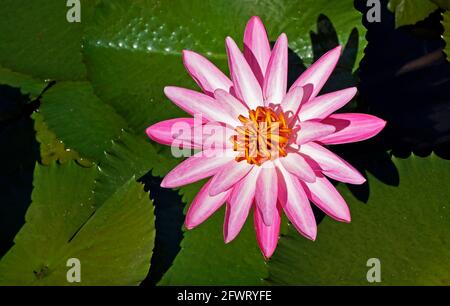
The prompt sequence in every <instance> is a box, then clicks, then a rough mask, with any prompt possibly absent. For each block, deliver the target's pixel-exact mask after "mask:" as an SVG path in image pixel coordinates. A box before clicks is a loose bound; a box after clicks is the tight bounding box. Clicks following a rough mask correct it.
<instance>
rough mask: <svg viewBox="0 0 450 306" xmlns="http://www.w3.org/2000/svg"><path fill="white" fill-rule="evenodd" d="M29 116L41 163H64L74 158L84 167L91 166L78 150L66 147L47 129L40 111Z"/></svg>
mask: <svg viewBox="0 0 450 306" xmlns="http://www.w3.org/2000/svg"><path fill="white" fill-rule="evenodd" d="M31 117H32V118H33V120H34V129H35V131H36V140H37V141H38V142H39V145H40V155H41V163H42V164H43V165H50V164H51V163H52V162H54V161H58V162H60V163H62V164H64V163H66V162H68V161H70V160H76V161H77V162H78V163H79V164H80V165H83V166H85V167H91V166H92V163H91V162H90V161H89V160H87V159H85V158H83V157H81V156H80V154H78V152H76V151H74V150H71V149H67V148H66V147H65V146H64V143H63V142H62V141H61V140H59V139H58V138H56V135H55V134H54V133H53V132H52V131H50V130H49V129H48V127H47V124H45V122H44V119H43V118H42V115H41V114H40V113H37V112H35V113H33V114H32V115H31Z"/></svg>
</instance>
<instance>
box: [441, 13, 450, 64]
mask: <svg viewBox="0 0 450 306" xmlns="http://www.w3.org/2000/svg"><path fill="white" fill-rule="evenodd" d="M442 24H443V25H444V34H443V38H444V40H445V49H444V52H445V54H447V60H449V59H450V11H446V12H445V13H444V14H443V20H442Z"/></svg>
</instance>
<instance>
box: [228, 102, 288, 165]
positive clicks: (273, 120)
mask: <svg viewBox="0 0 450 306" xmlns="http://www.w3.org/2000/svg"><path fill="white" fill-rule="evenodd" d="M248 114H249V116H248V118H247V117H245V116H243V115H240V116H239V121H241V122H242V124H243V125H242V126H238V127H236V129H235V130H236V132H237V133H238V135H234V136H232V138H231V141H232V142H233V145H234V146H233V149H234V151H238V152H240V154H239V155H238V156H237V157H236V161H238V162H240V161H242V160H246V161H247V162H248V163H249V164H254V165H258V166H260V165H261V164H262V163H264V162H265V161H268V160H273V159H275V158H278V157H280V156H281V157H284V156H286V155H287V154H286V151H285V147H286V146H287V144H288V141H289V136H290V134H291V131H292V130H291V129H290V128H289V127H288V125H287V124H286V119H285V118H284V114H283V113H282V112H280V113H279V114H277V113H275V112H274V111H273V110H272V109H270V108H267V107H261V106H258V108H256V110H250V111H249V112H248Z"/></svg>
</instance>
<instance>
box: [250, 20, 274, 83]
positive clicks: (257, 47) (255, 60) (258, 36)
mask: <svg viewBox="0 0 450 306" xmlns="http://www.w3.org/2000/svg"><path fill="white" fill-rule="evenodd" d="M244 56H245V59H246V60H247V62H248V63H249V65H250V67H251V69H252V70H253V73H254V74H255V76H256V78H257V80H258V82H259V84H260V86H261V87H262V86H263V83H264V75H265V73H266V69H267V64H268V63H269V58H270V44H269V39H268V38H267V32H266V29H265V28H264V24H263V23H262V21H261V19H260V18H259V17H258V16H253V17H252V18H250V20H249V22H248V23H247V26H246V27H245V32H244Z"/></svg>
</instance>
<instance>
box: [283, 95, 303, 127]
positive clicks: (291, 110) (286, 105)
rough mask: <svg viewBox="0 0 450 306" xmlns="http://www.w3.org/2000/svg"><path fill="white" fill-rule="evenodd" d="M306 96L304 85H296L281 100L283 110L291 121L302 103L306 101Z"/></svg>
mask: <svg viewBox="0 0 450 306" xmlns="http://www.w3.org/2000/svg"><path fill="white" fill-rule="evenodd" d="M304 97H305V96H304V91H303V87H295V88H294V89H292V90H291V91H290V92H288V93H287V95H286V96H285V97H284V99H283V101H282V102H281V107H282V109H283V112H284V113H285V114H286V115H287V117H288V118H289V119H290V120H289V121H290V122H292V121H293V119H294V117H296V116H297V113H298V110H299V109H300V105H301V104H302V103H303V102H304Z"/></svg>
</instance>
